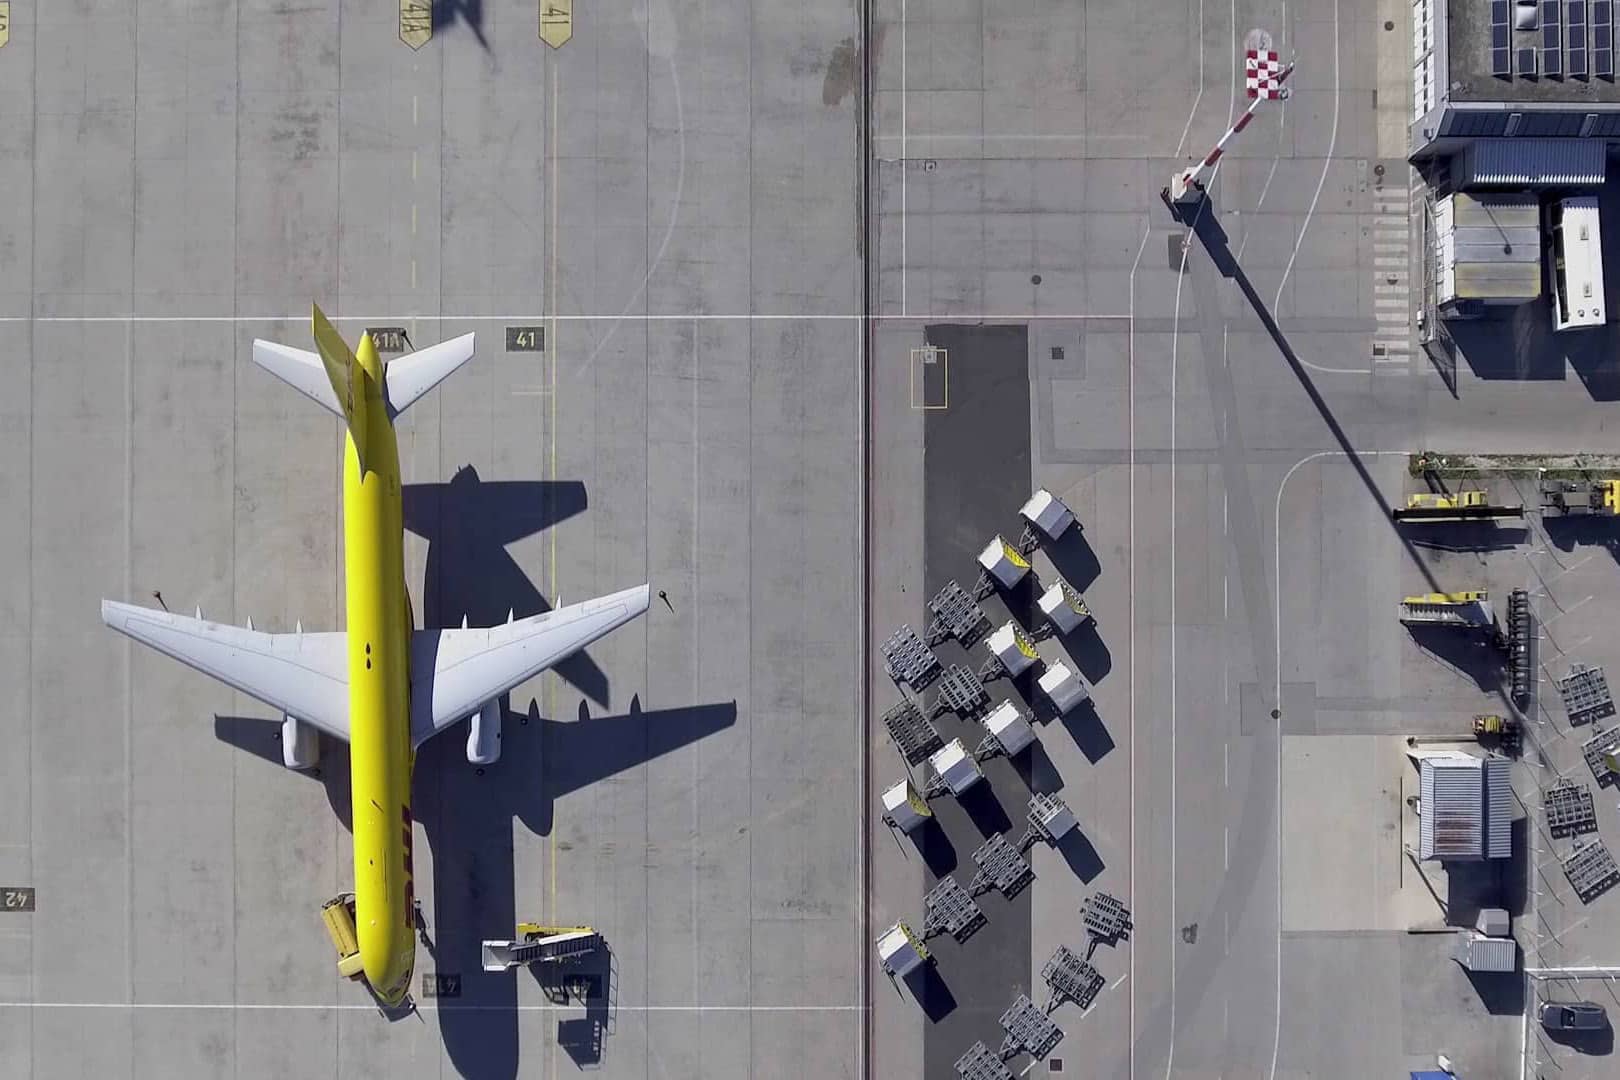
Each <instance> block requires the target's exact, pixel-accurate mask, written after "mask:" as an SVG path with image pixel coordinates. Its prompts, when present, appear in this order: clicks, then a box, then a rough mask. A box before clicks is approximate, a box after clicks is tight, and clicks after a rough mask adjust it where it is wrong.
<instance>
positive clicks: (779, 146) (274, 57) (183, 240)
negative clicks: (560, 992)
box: [0, 0, 867, 1078]
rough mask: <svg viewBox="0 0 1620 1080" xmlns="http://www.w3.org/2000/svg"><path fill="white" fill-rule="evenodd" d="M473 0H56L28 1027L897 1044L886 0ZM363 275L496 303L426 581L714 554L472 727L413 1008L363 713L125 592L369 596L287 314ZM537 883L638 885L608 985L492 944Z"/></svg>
mask: <svg viewBox="0 0 1620 1080" xmlns="http://www.w3.org/2000/svg"><path fill="white" fill-rule="evenodd" d="M182 7H183V8H184V6H182ZM437 7H438V9H439V16H440V17H439V18H438V25H437V26H436V28H435V32H434V35H433V38H432V40H431V41H430V42H429V43H428V44H427V45H426V46H425V47H423V48H422V49H421V50H420V51H412V50H411V49H409V48H407V47H406V46H405V45H403V44H402V43H401V42H400V40H399V38H398V29H399V28H398V22H397V15H398V13H397V12H396V10H395V8H394V5H392V4H387V3H384V2H382V0H345V2H343V3H341V4H340V3H338V2H337V0H330V2H325V3H316V4H313V5H307V4H306V5H301V6H299V5H291V6H289V5H279V4H278V5H268V6H267V5H260V4H241V5H237V4H214V5H204V6H202V7H198V6H196V5H192V6H191V7H189V8H184V10H182V9H181V8H175V7H174V6H173V5H140V6H139V8H138V9H137V8H136V7H133V6H128V5H119V4H113V5H108V4H74V5H41V6H39V7H34V6H32V5H13V9H12V16H13V18H12V24H11V30H10V42H9V44H8V45H7V46H6V47H5V48H4V49H0V93H3V95H4V100H5V101H6V102H7V103H8V106H7V108H6V110H5V111H6V116H7V118H8V122H7V125H6V132H7V135H6V136H5V139H4V145H5V152H4V154H3V155H0V161H3V164H0V169H3V170H4V173H5V177H6V181H7V190H8V192H9V194H10V197H9V198H8V199H7V200H6V201H5V204H4V206H3V207H0V317H3V318H4V320H5V321H4V322H0V386H3V387H4V388H5V391H4V392H3V393H0V492H3V493H4V505H5V507H6V510H7V513H5V514H4V515H0V559H3V560H4V562H5V564H6V565H7V566H8V567H9V568H10V570H11V572H10V573H8V574H6V575H4V581H3V583H0V626H3V627H4V628H5V629H4V630H3V631H0V674H3V677H0V685H3V686H4V687H5V690H4V694H5V698H6V701H7V703H8V705H9V707H8V708H7V709H6V710H5V711H4V716H3V717H0V738H3V740H4V742H5V744H6V745H7V746H8V747H10V748H11V750H10V752H8V753H7V754H5V755H4V761H3V762H0V789H3V791H4V793H5V794H4V796H3V798H4V799H5V805H6V808H7V810H8V811H9V812H8V813H7V814H5V815H4V825H3V826H0V827H3V829H4V835H3V836H0V881H3V883H4V884H6V885H8V886H9V885H17V886H28V887H32V888H35V889H36V890H37V898H38V904H37V910H36V911H34V912H32V913H31V914H26V915H23V914H18V915H10V914H8V915H5V916H4V921H3V922H0V1045H3V1047H4V1050H3V1051H0V1075H3V1076H8V1077H10V1076H18V1077H23V1076H27V1077H41V1078H44V1077H55V1076H62V1077H79V1076H87V1075H95V1076H104V1077H120V1076H137V1075H164V1076H175V1077H188V1076H195V1077H217V1076H225V1075H272V1074H273V1075H288V1076H311V1077H313V1076H334V1077H337V1076H352V1075H368V1076H369V1075H382V1074H387V1075H395V1076H414V1075H430V1076H442V1075H449V1074H461V1075H469V1076H486V1077H488V1076H494V1077H500V1076H508V1077H511V1076H518V1075H522V1076H554V1075H572V1074H574V1073H576V1072H578V1071H579V1070H581V1069H588V1070H591V1071H592V1072H594V1073H599V1074H600V1075H603V1076H638V1077H639V1076H646V1075H649V1074H651V1073H657V1074H660V1075H670V1076H705V1077H739V1078H754V1077H770V1076H782V1077H786V1076H798V1075H803V1074H804V1073H805V1072H807V1071H808V1072H811V1073H814V1074H816V1075H823V1076H853V1075H854V1074H855V1072H856V1070H857V1068H858V1063H859V1057H860V1052H861V1051H860V1033H861V1026H860V1016H861V1014H860V985H861V980H860V973H861V966H860V965H862V964H863V963H864V962H865V956H866V951H867V944H866V942H865V941H863V940H861V938H860V930H859V927H860V919H859V905H860V903H861V895H862V893H861V886H860V879H859V875H860V867H861V858H860V849H861V842H862V837H861V828H860V818H861V801H860V799H859V798H858V797H857V793H858V791H859V785H860V768H861V755H860V752H859V751H860V742H859V738H858V731H859V716H860V711H861V707H862V706H861V702H860V701H859V680H858V679H857V678H855V673H856V670H857V669H856V664H857V657H856V634H857V630H858V622H857V611H858V592H857V590H858V587H859V578H858V566H859V562H858V558H859V556H858V549H857V545H858V543H859V532H858V527H857V504H856V501H855V499H854V497H853V494H852V493H853V492H854V491H855V490H856V486H857V481H858V462H859V458H858V450H857V418H858V401H857V397H856V395H857V393H858V390H859V379H858V374H859V368H858V361H859V357H860V340H859V326H860V324H859V320H858V310H859V309H858V301H859V280H860V275H859V272H858V264H857V262H856V257H857V252H856V248H855V238H856V231H855V229H854V228H853V227H852V223H853V222H854V221H855V220H856V214H857V210H856V206H855V199H856V194H857V191H858V183H857V178H858V175H859V173H858V163H859V156H858V148H857V132H856V115H857V112H856V110H857V102H856V100H855V98H854V96H853V94H852V89H853V88H852V87H851V86H849V85H846V83H847V75H846V76H840V75H839V72H842V71H845V69H846V68H847V67H848V63H847V61H848V57H847V56H844V54H843V53H841V52H840V49H843V48H845V47H844V46H843V44H842V43H843V42H845V41H846V39H849V38H851V37H852V35H854V34H855V32H856V28H855V25H854V23H853V21H852V20H853V17H852V14H851V13H850V12H849V11H844V10H839V9H836V8H834V9H826V10H810V9H804V8H802V7H800V6H794V7H792V8H791V9H790V8H783V7H780V6H778V7H775V8H771V7H765V8H754V7H750V6H748V5H733V6H732V7H731V8H730V9H728V10H725V11H720V10H717V9H715V8H713V7H712V6H710V7H705V8H699V7H694V6H692V5H687V4H680V3H668V2H664V0H659V2H656V3H654V4H652V5H651V6H650V8H649V7H647V6H643V7H641V8H636V9H631V8H623V9H619V8H615V7H613V6H611V5H607V6H604V5H587V4H579V5H575V9H574V19H575V22H574V27H573V37H572V40H570V41H569V42H568V43H567V44H566V45H564V46H563V47H562V48H561V49H560V50H556V51H552V50H550V49H548V48H547V47H546V46H545V45H543V44H542V43H541V42H540V41H539V40H537V38H536V28H537V24H536V8H535V6H534V4H532V3H524V2H517V0H510V2H501V3H487V4H482V5H478V4H467V5H448V4H439V5H437ZM845 51H846V52H847V49H845ZM841 57H842V59H841ZM841 79H842V80H843V81H840V80H841ZM311 300H315V301H318V302H320V303H321V304H322V305H323V306H324V307H325V309H326V310H327V312H328V313H329V314H331V315H332V316H334V317H335V319H336V320H337V321H338V325H339V326H340V328H341V329H342V330H343V332H344V333H345V334H346V335H347V336H348V337H349V338H350V339H351V340H352V339H354V338H356V337H357V336H358V335H359V333H360V331H361V330H362V329H363V328H365V327H367V326H379V325H380V326H398V327H403V328H405V329H406V330H407V332H408V334H409V337H410V340H411V341H412V342H413V343H415V344H417V345H423V344H428V343H431V342H434V341H437V340H440V339H442V338H446V337H449V336H451V335H454V334H458V333H462V332H465V331H468V330H473V331H477V333H478V335H479V340H478V346H479V350H478V356H477V358H476V359H475V360H474V361H473V363H472V364H470V365H469V366H468V367H467V368H465V369H464V370H463V371H461V372H460V373H458V374H457V375H456V376H455V377H454V378H452V379H450V380H449V381H448V382H446V383H445V384H444V385H443V386H441V387H440V388H439V389H437V390H436V391H435V392H434V393H433V394H432V395H430V396H429V397H427V398H426V399H424V400H423V401H422V402H421V403H420V404H418V405H417V406H415V407H414V408H413V409H412V410H411V411H410V412H409V413H407V414H406V415H405V416H404V417H403V418H402V420H401V424H400V430H399V435H400V447H401V458H402V463H403V468H404V471H405V479H406V482H407V500H408V501H409V502H410V504H411V517H412V527H413V529H414V530H415V532H414V533H413V535H412V536H411V537H409V538H408V540H407V557H408V575H409V585H410V587H411V590H412V592H413V595H414V597H415V601H416V614H417V618H418V621H419V622H420V623H425V624H427V625H439V624H451V625H459V623H460V620H461V617H462V616H463V615H466V616H467V617H468V618H469V619H470V620H471V621H473V622H474V623H477V622H480V621H486V622H497V621H500V620H503V619H504V618H505V617H506V615H507V612H508V610H509V609H510V610H513V611H515V613H516V614H517V615H519V616H521V615H524V614H526V613H532V612H534V611H539V610H543V609H544V608H545V607H546V606H548V605H555V604H557V603H565V602H571V601H575V600H581V599H585V598H587V597H589V596H591V595H595V594H598V593H602V592H606V591H610V590H613V589H617V588H621V587H624V586H627V585H632V584H636V583H639V582H642V581H647V580H650V581H651V582H652V583H653V585H654V588H655V590H664V591H665V593H666V594H667V596H668V598H669V603H668V605H667V606H666V604H664V603H663V602H660V601H657V600H655V601H654V606H653V608H652V610H651V611H649V612H648V613H647V615H646V616H644V617H643V618H642V619H641V620H639V621H638V622H636V623H634V624H632V625H630V626H627V627H626V628H624V629H623V630H621V631H620V632H618V633H617V634H615V635H613V636H611V637H610V638H608V639H606V640H604V641H602V642H600V643H599V644H598V645H597V646H595V647H593V648H592V649H591V650H590V651H589V654H588V656H581V657H577V658H575V660H574V661H572V662H570V663H569V664H566V665H563V666H562V667H561V668H559V670H558V672H557V673H555V674H549V675H545V676H542V677H541V678H539V679H537V680H535V681H534V682H533V683H532V684H530V685H527V686H524V687H520V688H519V689H518V690H517V691H515V692H514V693H513V694H512V695H511V702H510V706H511V711H510V713H509V714H508V719H507V725H508V727H507V737H506V740H505V757H504V759H503V760H502V761H501V762H500V763H499V764H498V765H496V766H494V767H491V768H489V769H487V770H482V771H481V772H480V771H476V770H474V769H473V767H472V766H470V765H469V764H467V763H466V762H465V761H464V760H463V758H462V745H461V744H462V742H463V741H464V740H463V737H462V735H461V733H460V732H459V731H452V732H451V733H450V734H447V735H444V736H442V737H441V738H440V739H439V740H437V741H436V742H433V743H430V744H428V745H427V746H426V747H425V748H424V749H423V752H422V753H421V755H420V757H419V759H418V762H417V780H416V792H415V795H416V798H415V809H416V814H417V819H418V823H419V826H418V834H417V844H416V874H417V893H418V895H419V896H420V897H421V899H422V901H423V903H424V905H425V908H426V914H427V916H428V923H429V928H430V934H431V937H432V940H433V944H432V948H431V949H429V948H426V947H424V948H423V949H421V950H419V952H418V972H419V977H418V980H417V984H416V1000H417V1003H418V1005H419V1006H420V1010H419V1013H418V1014H417V1015H416V1016H415V1017H411V1018H407V1019H404V1020H401V1021H397V1022H394V1023H390V1022H388V1021H387V1020H385V1019H384V1018H382V1017H381V1016H379V1015H378V1014H377V1013H376V1011H375V1009H373V1008H372V1007H371V1005H370V1004H369V999H368V998H367V996H366V994H365V992H364V990H363V988H362V987H360V986H357V985H351V984H349V983H346V982H343V981H342V980H340V979H339V978H338V977H337V975H336V972H335V970H334V966H333V956H332V951H331V946H330V945H329V943H328V942H327V940H326V937H325V935H324V933H323V931H322V929H321V926H320V920H319V916H318V909H319V905H320V904H321V902H322V901H324V900H325V899H327V898H328V897H330V896H332V895H334V894H336V893H338V892H339V891H341V890H343V889H345V888H347V887H348V884H349V882H350V878H351V868H350V838H349V834H348V832H347V830H346V828H345V825H344V821H345V819H346V815H347V800H348V792H347V786H346V783H345V779H344V770H345V768H346V758H345V755H344V753H343V752H342V748H341V747H333V746H327V747H326V758H325V762H324V766H323V771H322V775H321V777H319V778H318V779H311V778H309V777H305V776H299V775H295V774H292V773H289V772H287V771H286V770H284V769H283V768H282V767H281V766H280V765H279V763H278V762H277V761H276V760H275V759H278V758H279V748H278V746H277V744H276V743H275V742H274V733H275V728H274V721H275V720H277V719H278V718H277V717H274V716H269V715H266V710H264V709H263V708H260V707H258V706H257V705H255V703H253V702H252V701H249V700H245V699H243V698H241V697H239V696H235V695H233V694H231V693H230V692H228V691H226V690H225V689H224V688H222V687H220V686H219V685H217V684H215V683H213V682H211V681H209V680H208V679H206V678H204V677H202V676H200V675H198V674H196V673H194V672H191V671H188V670H186V669H184V668H182V667H180V666H179V665H176V664H174V663H172V662H169V661H167V660H166V659H164V658H162V657H159V656H156V655H154V654H151V653H149V652H146V651H143V650H140V649H139V648H136V647H134V646H132V645H131V644H130V643H128V642H126V641H125V640H123V639H122V638H119V637H118V636H116V635H114V634H113V633H112V632H110V631H108V630H106V629H104V628H103V627H102V626H101V624H100V621H99V619H98V617H97V604H98V601H99V599H100V598H101V597H103V596H106V597H114V598H119V599H128V600H133V601H136V602H153V603H155V601H153V600H152V595H153V592H154V591H161V592H162V594H163V597H164V599H165V600H166V602H167V603H168V605H169V606H170V607H172V608H174V609H176V610H186V611H189V610H190V609H191V608H192V607H193V606H195V605H199V604H200V605H201V607H202V608H203V610H204V612H205V613H206V614H207V615H208V616H210V617H213V618H217V619H221V620H230V621H234V622H242V621H245V620H246V619H247V618H248V617H250V616H251V617H252V618H253V619H254V622H255V625H256V626H257V627H259V628H260V629H265V630H272V631H288V630H291V629H293V627H294V625H295V622H301V623H302V625H303V626H304V627H306V628H309V629H316V628H320V629H326V628H341V626H342V610H341V601H340V598H341V595H342V592H341V578H340V573H341V552H340V547H339V544H340V536H341V533H340V527H341V523H340V520H339V516H338V515H339V498H338V476H339V473H338V461H339V459H338V450H339V445H340V444H339V441H338V439H339V436H338V429H337V427H336V425H335V424H334V423H333V422H332V419H331V418H330V417H329V416H325V415H323V414H321V413H320V412H319V410H317V409H314V408H313V407H311V406H310V405H309V403H308V402H306V401H304V400H303V399H301V398H299V397H298V396H297V395H296V394H294V393H293V392H291V391H290V390H288V389H287V388H285V387H282V386H279V385H277V384H276V383H275V382H274V381H273V380H272V379H271V378H270V377H269V376H267V375H265V374H264V373H262V372H260V371H258V370H257V369H256V368H254V367H253V366H252V365H251V364H250V362H249V359H248V357H249V347H250V343H251V341H252V339H253V338H254V337H256V336H263V337H267V338H271V339H274V340H280V341H285V342H289V343H291V344H295V345H304V344H306V343H307V340H308V330H307V325H308V324H307V311H308V306H309V303H310V301H311ZM509 327H516V328H518V329H517V333H518V334H519V335H521V334H523V333H525V331H524V330H523V329H522V328H524V327H534V328H535V329H536V330H538V331H539V334H538V335H536V336H537V337H543V348H538V349H536V350H534V351H513V350H512V349H510V348H509V347H508V328H509ZM517 343H519V344H521V343H522V341H521V340H520V339H519V340H517ZM536 344H542V343H541V342H536ZM519 920H534V921H539V922H551V923H556V922H563V923H590V924H592V925H594V926H596V927H597V928H598V929H600V930H601V931H602V932H603V933H604V935H605V936H606V938H607V941H608V942H609V944H610V946H611V949H612V958H611V964H610V965H609V966H608V967H607V969H606V970H605V971H604V972H602V973H600V974H602V975H603V976H604V977H603V978H602V979H601V980H600V981H599V982H598V990H599V993H598V994H597V995H596V996H595V997H593V998H592V999H591V1000H589V1001H587V1002H584V1003H580V1002H571V1003H568V1004H565V1005H556V1004H554V1003H552V1002H551V1001H550V1000H549V999H548V997H547V995H546V991H545V988H544V987H542V986H541V985H539V983H538V982H537V980H536V979H535V978H534V977H532V976H531V975H530V974H528V973H526V972H516V973H512V974H504V975H485V974H483V973H482V972H481V971H480V970H479V968H478V943H479V941H480V939H482V938H485V937H496V938H499V937H508V936H510V935H511V934H512V933H513V931H514V924H515V922H516V921H519ZM430 989H431V990H433V991H437V992H439V993H442V994H443V995H444V996H442V997H441V996H437V995H432V996H430V995H429V994H428V992H427V991H428V990H430Z"/></svg>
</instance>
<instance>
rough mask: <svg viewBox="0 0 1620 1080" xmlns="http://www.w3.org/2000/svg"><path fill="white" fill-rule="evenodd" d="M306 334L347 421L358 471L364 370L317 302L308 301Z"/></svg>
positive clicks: (361, 450)
mask: <svg viewBox="0 0 1620 1080" xmlns="http://www.w3.org/2000/svg"><path fill="white" fill-rule="evenodd" d="M310 311H311V314H310V318H309V323H310V334H311V335H312V336H313V337H314V338H315V349H316V351H317V352H319V353H320V354H321V363H322V365H324V366H325V368H326V377H327V379H329V380H330V381H331V383H332V392H333V393H334V394H336V395H337V399H338V404H340V405H342V406H343V419H344V422H345V423H347V424H348V425H349V438H350V439H352V440H353V441H354V450H355V453H356V455H358V457H359V459H360V471H361V472H364V471H365V468H366V457H367V455H366V370H365V368H363V367H361V366H360V361H358V360H356V359H355V356H354V353H353V352H351V351H350V350H349V346H348V343H347V342H345V341H344V340H343V335H341V334H339V333H338V332H337V330H336V329H335V328H334V327H333V326H332V324H331V323H330V322H328V321H327V318H326V316H325V315H324V314H323V313H322V312H321V309H320V306H319V305H316V304H311V305H310Z"/></svg>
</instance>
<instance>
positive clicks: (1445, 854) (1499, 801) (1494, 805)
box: [1418, 753, 1513, 860]
mask: <svg viewBox="0 0 1620 1080" xmlns="http://www.w3.org/2000/svg"><path fill="white" fill-rule="evenodd" d="M1508 769H1509V762H1508V760H1507V759H1506V758H1478V757H1473V756H1472V755H1469V754H1463V753H1448V754H1431V755H1426V756H1425V757H1423V758H1422V760H1421V762H1420V764H1419V800H1420V801H1419V804H1418V805H1419V818H1418V820H1419V827H1418V857H1419V858H1421V859H1441V860H1477V859H1505V858H1507V857H1508V856H1509V855H1510V854H1512V835H1511V826H1512V820H1513V793H1512V790H1511V789H1510V788H1509V786H1508Z"/></svg>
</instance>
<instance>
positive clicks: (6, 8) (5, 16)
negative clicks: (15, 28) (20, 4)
mask: <svg viewBox="0 0 1620 1080" xmlns="http://www.w3.org/2000/svg"><path fill="white" fill-rule="evenodd" d="M10 40H11V0H0V47H4V45H5V43H6V42H8V41H10Z"/></svg>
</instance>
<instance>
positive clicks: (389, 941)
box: [357, 926, 416, 1005]
mask: <svg viewBox="0 0 1620 1080" xmlns="http://www.w3.org/2000/svg"><path fill="white" fill-rule="evenodd" d="M357 929H359V930H360V934H359V936H360V966H361V970H362V971H364V972H365V976H366V982H367V983H369V984H370V986H371V991H372V993H374V994H376V995H377V997H378V998H379V999H380V1000H381V1001H382V1002H383V1003H384V1004H386V1005H398V1004H399V1003H400V1002H401V1001H403V1000H404V999H405V995H406V993H408V992H409V991H410V988H411V971H412V968H414V967H415V962H416V939H415V938H413V937H412V936H411V935H410V932H409V931H408V930H405V929H404V928H403V927H401V928H399V930H398V931H396V930H395V928H393V927H387V926H377V927H364V928H357ZM367 930H372V931H374V932H372V933H367V932H366V931H367Z"/></svg>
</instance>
